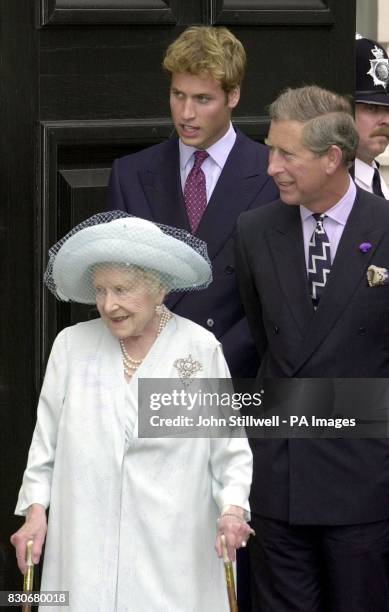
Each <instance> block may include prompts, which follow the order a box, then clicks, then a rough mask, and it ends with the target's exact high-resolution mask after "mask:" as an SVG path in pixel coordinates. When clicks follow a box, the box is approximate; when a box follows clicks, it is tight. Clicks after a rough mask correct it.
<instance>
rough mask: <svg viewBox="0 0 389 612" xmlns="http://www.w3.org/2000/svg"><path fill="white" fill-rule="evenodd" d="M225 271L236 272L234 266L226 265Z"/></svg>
mask: <svg viewBox="0 0 389 612" xmlns="http://www.w3.org/2000/svg"><path fill="white" fill-rule="evenodd" d="M224 272H225V273H226V274H233V273H234V272H235V270H234V266H226V267H225V268H224Z"/></svg>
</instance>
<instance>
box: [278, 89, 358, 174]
mask: <svg viewBox="0 0 389 612" xmlns="http://www.w3.org/2000/svg"><path fill="white" fill-rule="evenodd" d="M269 116H270V119H271V120H272V121H299V122H300V123H304V124H305V125H304V128H303V131H302V141H303V144H304V146H305V147H307V148H308V149H309V150H310V151H312V153H315V154H316V155H318V156H320V155H324V153H326V152H327V151H328V149H329V148H330V147H331V146H332V145H336V146H338V147H339V149H340V150H341V151H342V160H343V164H344V165H345V166H346V167H349V166H350V165H351V164H352V163H353V161H354V159H355V154H356V150H357V147H358V141H359V137H358V132H357V129H356V126H355V122H354V119H353V109H352V106H351V103H350V102H349V101H348V100H347V98H345V97H344V96H341V95H339V94H336V93H334V92H332V91H328V90H327V89H322V88H321V87H318V86H317V85H308V86H305V87H298V88H296V89H291V88H288V89H286V90H285V91H283V92H282V93H281V94H280V95H279V96H278V98H277V99H276V100H275V101H274V102H273V103H272V104H271V105H270V107H269Z"/></svg>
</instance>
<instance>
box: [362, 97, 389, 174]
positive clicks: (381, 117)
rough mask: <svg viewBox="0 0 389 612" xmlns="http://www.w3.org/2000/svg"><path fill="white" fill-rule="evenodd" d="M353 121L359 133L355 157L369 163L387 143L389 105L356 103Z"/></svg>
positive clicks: (388, 142)
mask: <svg viewBox="0 0 389 612" xmlns="http://www.w3.org/2000/svg"><path fill="white" fill-rule="evenodd" d="M355 123H356V124H357V130H358V134H359V145H358V150H357V157H358V158H359V159H361V160H362V161H364V162H366V163H367V164H369V165H370V164H371V162H372V161H373V159H375V158H376V157H377V155H380V154H381V153H383V152H384V151H385V149H386V147H387V146H388V144H389V106H380V105H379V104H358V103H357V104H356V105H355Z"/></svg>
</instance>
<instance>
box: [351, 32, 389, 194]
mask: <svg viewBox="0 0 389 612" xmlns="http://www.w3.org/2000/svg"><path fill="white" fill-rule="evenodd" d="M356 61H357V64H356V91H355V103H356V104H355V121H356V125H357V130H358V134H359V145H358V149H357V157H356V160H355V182H356V184H357V185H359V187H362V189H366V191H370V193H375V194H376V195H379V196H381V197H384V198H386V199H387V200H388V199H389V188H388V186H387V184H386V183H385V181H384V179H383V177H382V175H381V174H380V173H379V167H378V163H377V162H376V161H375V158H376V157H377V156H378V155H380V154H381V153H383V152H384V151H385V149H386V147H387V146H388V144H389V60H388V54H387V53H386V51H385V49H384V48H383V47H381V45H379V44H378V43H377V42H375V41H374V40H369V39H367V38H362V37H360V36H359V35H358V37H357V40H356Z"/></svg>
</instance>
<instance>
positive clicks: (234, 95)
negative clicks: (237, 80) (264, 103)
mask: <svg viewBox="0 0 389 612" xmlns="http://www.w3.org/2000/svg"><path fill="white" fill-rule="evenodd" d="M239 100H240V87H235V88H234V89H232V90H231V91H230V92H229V93H228V94H227V104H228V106H229V107H230V108H231V109H232V108H235V106H237V104H238V102H239Z"/></svg>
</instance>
